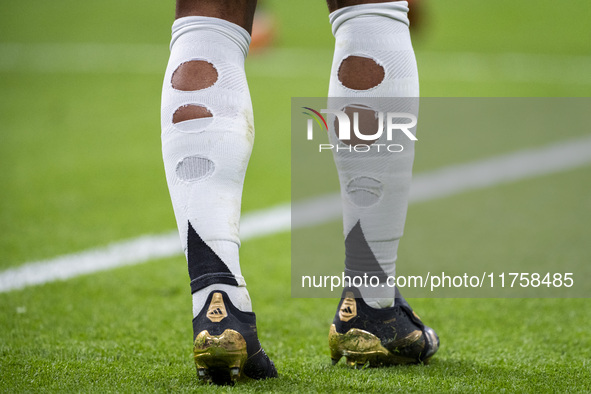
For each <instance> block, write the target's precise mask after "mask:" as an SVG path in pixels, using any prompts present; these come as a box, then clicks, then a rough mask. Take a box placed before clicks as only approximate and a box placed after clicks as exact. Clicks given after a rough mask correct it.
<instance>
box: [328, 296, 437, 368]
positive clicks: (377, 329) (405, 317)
mask: <svg viewBox="0 0 591 394" xmlns="http://www.w3.org/2000/svg"><path fill="white" fill-rule="evenodd" d="M328 344H329V347H330V357H331V358H332V362H333V365H334V364H336V363H337V362H338V361H339V360H340V359H341V357H343V356H344V357H345V358H346V360H347V364H348V365H350V366H355V367H357V368H361V367H363V366H364V365H366V364H369V366H372V367H378V366H386V365H397V364H413V363H421V362H422V363H426V362H428V361H429V359H430V358H431V356H433V354H435V352H436V351H437V349H438V348H439V337H438V336H437V334H436V333H435V331H433V329H432V328H430V327H427V326H425V325H424V324H423V323H422V322H421V319H420V318H419V317H418V316H417V314H416V313H414V311H413V310H412V308H411V307H410V305H408V303H407V302H406V300H405V299H404V298H403V297H402V296H401V295H400V292H399V291H398V289H396V297H395V299H394V306H392V307H390V308H384V309H375V308H372V307H370V306H368V305H367V304H366V303H365V301H363V299H362V298H361V294H360V293H359V290H358V289H357V288H346V289H345V290H344V291H343V297H342V299H341V302H340V303H339V307H338V309H337V313H336V315H335V317H334V320H333V324H332V326H331V327H330V332H329V334H328Z"/></svg>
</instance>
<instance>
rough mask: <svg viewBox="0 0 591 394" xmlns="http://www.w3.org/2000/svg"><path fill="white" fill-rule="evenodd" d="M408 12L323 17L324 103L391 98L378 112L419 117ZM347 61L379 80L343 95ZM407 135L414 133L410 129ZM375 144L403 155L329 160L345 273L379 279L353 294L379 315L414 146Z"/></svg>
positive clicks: (375, 9) (389, 8) (367, 8)
mask: <svg viewBox="0 0 591 394" xmlns="http://www.w3.org/2000/svg"><path fill="white" fill-rule="evenodd" d="M407 12H408V8H407V3H406V2H405V1H397V2H391V3H376V4H365V5H358V6H351V7H345V8H342V9H339V10H337V11H335V12H333V13H331V14H330V22H331V24H332V30H333V34H334V36H335V39H336V43H335V53H334V59H333V66H332V71H331V78H330V87H329V97H330V98H331V99H329V102H330V100H333V102H335V100H336V101H338V100H341V99H334V98H340V97H342V98H346V99H345V100H344V101H345V102H348V103H349V104H348V105H355V104H358V103H356V102H355V99H363V98H370V97H375V98H380V97H382V98H398V99H393V100H385V101H384V102H385V103H386V104H385V105H384V106H382V107H380V108H374V109H376V110H378V111H383V112H388V111H391V112H405V113H412V114H415V115H416V114H417V113H418V100H417V99H412V98H416V97H418V96H419V81H418V73H417V66H416V59H415V55H414V51H413V48H412V44H411V41H410V33H409V29H408V24H409V22H408V18H407ZM349 56H355V57H362V58H366V59H371V61H373V62H375V63H377V65H379V66H381V68H382V69H383V71H384V77H383V80H382V81H381V82H380V83H379V84H378V85H377V86H375V87H372V88H370V89H366V90H355V89H351V88H348V87H347V86H346V84H344V83H343V82H342V81H340V80H339V68H340V67H341V65H342V63H343V61H344V60H345V59H347V58H348V57H349ZM406 98H411V99H406ZM333 131H334V128H333ZM411 131H412V132H413V133H414V128H413V129H411ZM329 135H330V138H331V143H332V144H341V145H342V146H344V145H343V143H342V142H340V141H338V140H337V137H336V135H335V134H334V132H331V133H329ZM376 143H383V144H397V143H399V144H401V145H403V147H404V150H403V152H400V153H390V152H387V151H384V150H382V151H381V152H379V153H377V152H375V151H371V152H369V153H367V154H355V153H353V154H351V153H349V152H347V151H340V152H338V153H334V159H335V163H336V166H337V171H338V173H339V179H340V183H341V196H342V200H343V224H344V234H345V237H346V242H345V243H346V253H347V258H346V261H345V272H346V273H347V274H348V275H361V276H363V274H364V273H366V274H368V275H374V276H378V277H379V278H380V285H382V284H383V285H384V287H381V286H378V287H361V288H360V291H361V293H362V296H363V298H364V299H365V301H366V302H367V303H368V304H369V305H370V306H372V307H376V308H384V307H388V306H391V305H392V304H393V302H394V288H392V287H388V286H387V285H386V284H385V282H384V280H385V278H386V277H387V276H393V275H394V274H395V268H396V257H397V249H398V242H399V240H400V237H401V236H402V233H403V229H404V222H405V219H406V211H407V206H408V194H409V189H410V182H411V175H412V164H413V159H414V141H410V140H409V138H408V137H407V136H405V135H403V134H402V133H398V134H396V135H395V136H394V139H393V140H391V141H387V140H386V133H384V134H383V135H382V137H381V138H380V139H379V140H378V141H376ZM367 144H369V145H372V143H371V142H368V143H367ZM374 148H375V146H374ZM333 152H334V150H333ZM372 152H374V153H372ZM367 246H369V248H367ZM376 262H377V264H376Z"/></svg>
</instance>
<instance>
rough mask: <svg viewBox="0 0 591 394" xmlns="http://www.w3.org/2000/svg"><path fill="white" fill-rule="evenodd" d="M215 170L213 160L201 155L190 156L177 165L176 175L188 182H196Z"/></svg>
mask: <svg viewBox="0 0 591 394" xmlns="http://www.w3.org/2000/svg"><path fill="white" fill-rule="evenodd" d="M213 170H214V164H213V162H212V161H211V160H209V159H206V158H204V157H199V156H189V157H185V158H184V159H183V160H181V161H180V162H179V163H178V164H177V166H176V176H177V177H178V178H179V179H180V180H183V181H186V182H195V181H198V180H200V179H203V178H205V177H207V176H209V175H210V174H211V173H212V172H213Z"/></svg>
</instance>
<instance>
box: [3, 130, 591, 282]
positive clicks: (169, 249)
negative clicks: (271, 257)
mask: <svg viewBox="0 0 591 394" xmlns="http://www.w3.org/2000/svg"><path fill="white" fill-rule="evenodd" d="M590 163H591V135H589V136H585V137H583V138H578V139H573V140H569V141H564V142H560V143H556V144H553V145H549V146H546V147H541V148H536V149H526V150H521V151H517V152H513V153H509V154H505V155H501V156H496V157H492V158H489V159H485V160H480V161H475V162H471V163H466V164H458V165H453V166H449V167H444V168H441V169H439V170H435V171H431V172H427V173H422V174H417V175H415V176H414V178H413V183H412V188H411V195H410V201H411V202H422V201H429V200H434V199H437V198H442V197H447V196H451V195H454V194H458V193H461V192H464V191H468V190H475V189H481V188H486V187H490V186H494V185H499V184H502V183H508V182H513V181H517V180H520V179H527V178H532V177H536V176H540V175H546V174H551V173H556V172H560V171H566V170H569V169H573V168H577V167H581V166H584V165H587V164H590ZM292 210H293V222H292ZM340 216H341V202H340V196H339V195H338V194H329V195H325V196H321V197H317V198H313V199H310V200H307V201H304V202H300V203H296V204H294V205H293V207H291V206H290V204H281V205H278V206H275V207H271V208H268V209H263V210H260V211H255V212H250V213H246V214H244V215H243V218H242V222H241V238H242V240H248V239H253V238H258V237H263V236H266V235H271V234H276V233H280V232H284V231H288V230H289V229H290V228H292V227H293V228H299V227H306V226H314V225H317V224H321V223H326V222H329V221H332V220H336V219H338V218H339V217H340ZM181 253H182V250H181V247H180V242H179V239H178V233H177V232H176V231H172V232H167V233H164V234H160V235H144V236H141V237H138V238H134V239H130V240H127V241H121V242H116V243H113V244H110V245H108V246H106V247H102V248H96V249H90V250H86V251H83V252H79V253H74V254H69V255H65V256H60V257H56V258H53V259H49V260H43V261H36V262H31V263H26V264H24V265H22V266H20V267H16V268H10V269H7V270H5V271H3V272H0V292H8V291H11V290H17V289H23V288H25V287H28V286H33V285H40V284H44V283H48V282H53V281H56V280H65V279H69V278H73V277H76V276H80V275H84V274H90V273H93V272H98V271H104V270H109V269H112V268H116V267H121V266H125V265H134V264H141V263H144V262H147V261H150V260H154V259H158V258H165V257H171V256H176V255H180V254H181Z"/></svg>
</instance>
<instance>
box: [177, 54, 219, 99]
mask: <svg viewBox="0 0 591 394" xmlns="http://www.w3.org/2000/svg"><path fill="white" fill-rule="evenodd" d="M217 80H218V71H217V70H216V68H215V67H214V65H213V64H211V63H210V62H208V61H205V60H190V61H188V62H185V63H181V65H180V66H178V67H177V69H176V70H174V72H173V73H172V79H171V83H172V87H173V88H174V89H176V90H181V91H184V92H190V91H194V90H202V89H207V88H209V87H211V86H213V85H214V84H215V83H216V82H217Z"/></svg>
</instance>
